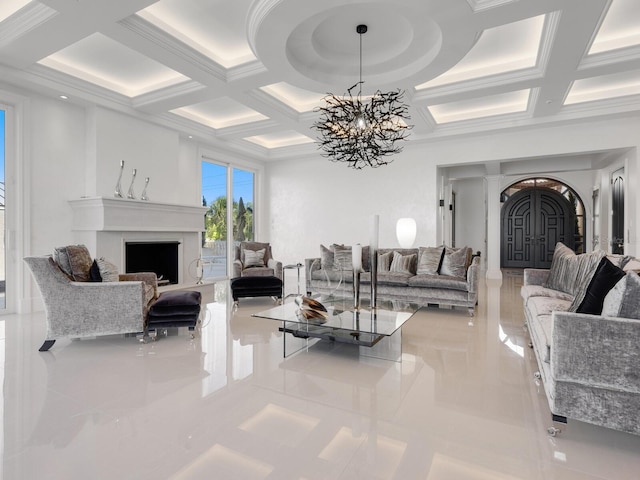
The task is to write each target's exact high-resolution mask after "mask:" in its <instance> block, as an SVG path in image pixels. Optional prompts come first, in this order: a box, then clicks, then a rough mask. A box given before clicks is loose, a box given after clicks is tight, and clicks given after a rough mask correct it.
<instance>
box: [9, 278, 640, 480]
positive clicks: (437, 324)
mask: <svg viewBox="0 0 640 480" xmlns="http://www.w3.org/2000/svg"><path fill="white" fill-rule="evenodd" d="M521 282H522V277H521V276H520V275H518V274H517V272H505V277H504V280H503V283H502V286H490V287H488V286H483V287H482V291H481V298H480V302H479V307H478V311H477V315H476V317H475V320H474V322H473V324H471V325H470V324H469V317H467V314H466V310H465V309H460V310H455V311H452V310H447V309H437V308H425V309H422V310H420V311H419V312H418V313H417V314H416V315H415V316H414V317H413V318H412V319H411V320H409V322H408V323H407V324H406V325H405V327H404V329H403V337H402V339H403V349H404V353H403V361H402V363H395V362H389V361H385V360H376V359H371V358H365V357H359V356H358V354H357V350H355V349H354V348H353V347H351V346H347V345H342V346H339V347H334V346H332V345H331V344H325V343H320V344H317V345H314V346H312V347H311V348H309V349H308V350H307V351H302V352H300V353H298V354H296V355H294V356H292V357H289V358H287V359H283V358H282V335H281V333H279V332H278V327H279V323H278V322H275V321H270V320H264V319H257V318H252V317H251V316H250V315H251V314H252V313H254V312H257V311H259V310H263V309H265V308H269V307H271V306H272V305H273V304H272V302H271V301H270V300H269V299H248V300H244V301H242V302H241V305H240V308H239V309H238V311H237V312H232V309H231V308H229V306H228V303H227V298H226V285H222V284H218V286H217V287H218V288H217V290H216V293H215V295H214V292H213V287H212V288H211V298H209V299H208V301H209V302H210V303H208V305H207V310H208V311H207V316H206V319H205V320H204V326H203V328H202V332H201V335H200V337H198V338H196V339H195V340H191V339H190V337H189V335H188V333H187V332H186V331H177V332H176V331H172V332H169V335H168V336H166V337H162V338H160V339H159V340H158V341H157V342H155V343H149V344H140V343H138V342H137V341H136V339H135V338H132V337H128V338H125V337H121V336H113V337H106V338H99V339H92V340H82V341H79V340H78V341H58V342H57V343H56V344H55V345H54V347H53V348H52V349H51V351H50V352H47V353H39V352H38V351H37V349H38V347H39V346H40V344H41V342H42V339H43V332H44V316H43V314H40V313H39V314H34V315H12V316H6V317H0V325H1V327H2V330H1V332H2V334H1V336H2V340H1V345H2V351H3V352H4V354H3V355H2V358H3V360H4V362H3V365H2V369H1V370H0V372H1V373H2V374H3V375H4V381H3V398H4V401H3V403H2V404H1V405H2V407H1V408H2V425H3V432H4V435H3V436H2V439H1V440H0V442H1V443H0V446H1V451H2V462H3V469H2V475H3V478H5V479H39V480H40V479H66V480H69V479H83V480H85V479H92V480H95V479H165V478H166V479H174V478H175V479H225V480H227V479H296V480H315V479H323V480H324V479H411V480H412V479H428V480H441V479H456V480H458V479H482V480H489V479H602V478H607V479H638V478H639V476H640V436H634V435H628V434H624V433H620V432H615V431H612V430H608V429H604V428H600V427H596V426H592V425H588V424H584V423H580V422H575V421H573V422H572V421H570V423H569V425H568V427H566V428H564V429H563V431H562V433H561V434H560V435H559V436H558V437H555V438H552V437H549V436H548V435H547V434H546V431H545V430H546V427H547V426H549V425H551V422H550V416H549V411H548V407H547V402H546V399H545V397H544V393H543V391H542V388H541V387H540V386H538V385H536V384H535V383H534V381H533V377H532V374H533V372H534V371H535V370H536V368H535V360H534V359H533V354H532V351H531V350H530V349H529V348H528V347H527V336H526V332H525V331H524V330H523V328H522V323H523V314H522V306H521V301H520V297H519V294H518V291H519V286H520V284H521ZM214 297H215V300H217V301H214Z"/></svg>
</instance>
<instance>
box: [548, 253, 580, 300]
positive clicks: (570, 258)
mask: <svg viewBox="0 0 640 480" xmlns="http://www.w3.org/2000/svg"><path fill="white" fill-rule="evenodd" d="M576 256H577V255H576V253H575V252H574V251H573V250H571V249H570V248H569V247H567V246H566V245H564V244H563V243H562V242H558V243H556V247H555V249H554V251H553V258H552V259H551V268H550V270H549V278H548V279H547V283H546V284H545V287H547V288H550V289H552V290H560V291H561V292H564V293H570V294H571V295H573V291H574V285H575V281H576V274H577V267H578V263H577V262H576V261H575V257H576Z"/></svg>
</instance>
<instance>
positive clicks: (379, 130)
mask: <svg viewBox="0 0 640 480" xmlns="http://www.w3.org/2000/svg"><path fill="white" fill-rule="evenodd" d="M356 32H357V33H358V34H359V35H360V80H359V82H358V83H356V84H355V85H353V86H352V87H351V88H349V89H348V90H347V94H346V95H343V96H342V97H339V96H336V95H334V94H332V93H329V94H327V95H326V96H325V97H324V98H323V101H324V105H323V106H320V107H317V108H316V109H315V110H314V111H315V112H319V113H320V116H319V118H318V120H317V121H316V122H315V123H314V124H313V128H314V129H315V130H317V131H318V132H319V135H320V137H319V138H318V142H317V143H318V147H319V148H320V149H321V150H323V153H322V156H323V157H327V158H329V159H330V160H331V161H333V162H345V163H347V164H348V166H349V167H351V168H355V169H357V170H360V169H362V168H364V167H367V166H369V167H373V168H375V167H379V166H381V165H387V164H388V163H391V161H392V159H391V158H390V157H391V156H392V155H394V154H396V153H399V152H401V151H402V146H401V145H398V144H396V142H398V141H399V140H406V138H407V136H408V135H409V130H411V128H413V125H408V124H407V123H406V120H409V119H410V118H411V117H410V116H409V107H408V106H407V105H406V104H405V103H403V101H402V99H403V97H404V91H402V90H400V89H398V90H396V91H392V92H387V93H382V92H381V91H380V90H378V91H376V92H375V93H374V94H373V95H371V96H369V97H365V98H363V97H362V84H363V83H364V82H363V81H362V36H363V35H364V34H365V33H366V32H367V26H366V25H358V26H357V28H356ZM356 88H357V89H358V94H357V95H356V96H355V97H354V95H353V92H354V91H355V89H356Z"/></svg>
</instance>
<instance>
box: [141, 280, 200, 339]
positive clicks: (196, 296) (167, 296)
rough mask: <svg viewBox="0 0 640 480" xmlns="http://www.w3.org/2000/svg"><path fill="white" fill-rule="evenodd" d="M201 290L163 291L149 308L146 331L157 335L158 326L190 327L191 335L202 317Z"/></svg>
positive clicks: (153, 335)
mask: <svg viewBox="0 0 640 480" xmlns="http://www.w3.org/2000/svg"><path fill="white" fill-rule="evenodd" d="M201 297H202V295H201V294H200V292H195V291H191V290H187V291H184V290H182V291H180V290H178V291H175V292H163V293H161V294H160V296H159V297H158V299H157V300H156V301H155V303H154V304H153V305H152V306H151V308H150V309H149V314H148V315H147V328H146V331H147V332H149V331H152V332H153V334H151V335H150V336H152V337H155V334H156V332H157V329H158V328H170V327H189V331H190V332H191V337H193V336H194V333H193V332H194V330H195V327H196V324H197V323H198V318H199V317H200V301H201Z"/></svg>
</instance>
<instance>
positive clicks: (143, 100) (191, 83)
mask: <svg viewBox="0 0 640 480" xmlns="http://www.w3.org/2000/svg"><path fill="white" fill-rule="evenodd" d="M206 88H207V86H206V85H203V84H201V83H199V82H196V81H195V80H187V81H186V82H182V83H179V84H177V85H170V86H168V87H164V88H160V89H158V90H154V91H152V92H149V93H143V94H142V95H138V96H137V97H134V98H133V99H132V102H131V104H132V106H133V107H134V108H143V107H145V106H147V105H151V104H154V103H157V102H161V101H163V100H170V99H172V98H175V97H179V96H182V95H188V94H190V93H194V92H198V91H200V90H204V89H206Z"/></svg>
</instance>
